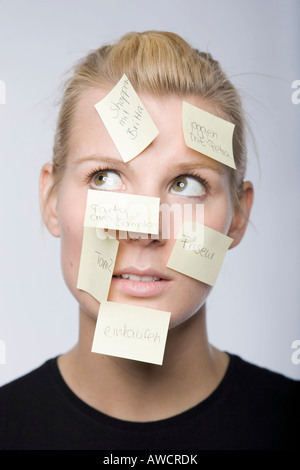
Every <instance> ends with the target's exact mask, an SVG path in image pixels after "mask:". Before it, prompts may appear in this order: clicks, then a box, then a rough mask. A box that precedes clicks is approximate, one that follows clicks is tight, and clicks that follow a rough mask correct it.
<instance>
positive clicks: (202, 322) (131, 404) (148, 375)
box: [58, 305, 228, 421]
mask: <svg viewBox="0 0 300 470" xmlns="http://www.w3.org/2000/svg"><path fill="white" fill-rule="evenodd" d="M94 330H95V320H94V319H93V318H91V317H90V316H88V315H87V314H86V313H85V312H83V311H80V329H79V331H80V333H79V341H78V344H77V345H76V346H75V347H74V348H73V349H72V350H71V351H69V352H68V353H67V354H65V355H63V356H61V357H60V358H59V362H58V364H59V368H60V371H61V373H62V376H63V378H64V379H65V381H66V383H67V384H68V385H69V387H70V388H71V389H72V390H73V391H74V393H75V394H77V395H78V396H79V398H81V399H82V400H83V401H85V402H86V403H88V404H89V405H90V406H92V407H94V408H96V409H98V410H99V411H102V412H104V413H106V414H108V415H110V416H114V417H116V418H119V419H124V420H129V421H153V420H158V419H164V418H167V417H170V416H173V415H175V414H178V413H180V412H182V411H185V410H186V409H188V408H191V407H192V406H194V405H196V404H197V403H199V402H200V401H202V400H204V399H205V398H207V396H208V395H210V394H211V392H212V391H213V390H214V389H215V388H216V386H217V385H218V384H219V382H220V381H221V379H222V377H223V376H224V373H225V371H226V368H227V364H228V358H227V356H226V355H225V354H224V353H221V352H220V351H217V350H216V349H215V348H213V347H211V346H210V345H209V343H208V339H207V331H206V312H205V305H204V306H203V307H202V308H201V310H200V311H199V312H198V313H197V314H195V315H193V317H191V318H190V319H189V320H188V321H186V322H185V323H184V324H182V325H179V326H176V327H175V328H172V329H170V330H169V333H168V338H167V343H166V349H165V354H164V361H163V365H162V366H158V365H153V364H148V363H144V362H139V361H132V360H127V359H121V358H118V357H112V356H106V355H100V354H96V353H92V352H91V345H92V340H93V335H94Z"/></svg>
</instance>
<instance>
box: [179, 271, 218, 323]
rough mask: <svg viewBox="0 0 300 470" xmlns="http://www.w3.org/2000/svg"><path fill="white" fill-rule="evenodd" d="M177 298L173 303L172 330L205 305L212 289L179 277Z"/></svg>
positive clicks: (182, 276)
mask: <svg viewBox="0 0 300 470" xmlns="http://www.w3.org/2000/svg"><path fill="white" fill-rule="evenodd" d="M180 277H181V280H180V289H178V294H179V295H178V296H177V298H176V301H175V302H173V311H172V317H171V322H170V328H174V327H175V326H178V325H179V324H181V323H183V322H184V321H186V320H188V319H189V318H190V317H192V316H193V315H195V314H196V313H197V312H199V310H200V309H201V307H203V305H204V304H205V302H206V300H207V297H208V295H209V293H210V291H211V289H212V287H211V286H208V285H207V284H204V283H203V282H199V281H197V280H196V279H192V278H189V277H188V276H184V275H181V276H180ZM173 300H174V299H173Z"/></svg>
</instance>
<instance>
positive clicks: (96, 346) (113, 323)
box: [92, 301, 171, 365]
mask: <svg viewBox="0 0 300 470" xmlns="http://www.w3.org/2000/svg"><path fill="white" fill-rule="evenodd" d="M170 316H171V313H170V312H165V311H161V310H153V309H149V308H145V307H138V306H134V305H127V304H119V303H116V302H108V301H105V302H101V305H100V309H99V313H98V318H97V323H96V329H95V334H94V339H93V345H92V352H94V353H99V354H107V355H109V356H116V357H122V358H126V359H133V360H136V361H142V362H149V363H152V364H158V365H162V363H163V356H164V351H165V344H166V339H167V334H168V329H169V322H170Z"/></svg>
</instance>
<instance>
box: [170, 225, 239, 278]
mask: <svg viewBox="0 0 300 470" xmlns="http://www.w3.org/2000/svg"><path fill="white" fill-rule="evenodd" d="M197 225H198V228H197V230H198V231H199V232H200V233H201V234H202V235H201V237H197V236H196V235H195V233H193V232H191V230H190V225H189V224H187V223H184V224H183V228H182V232H181V234H180V236H179V237H178V238H177V239H176V242H175V244H174V247H173V250H172V252H171V255H170V258H169V260H168V264H167V267H168V268H171V269H174V270H175V271H178V272H180V273H182V274H185V275H186V276H189V277H192V278H194V279H197V280H198V281H202V282H204V283H205V284H209V285H211V286H213V285H214V284H215V282H216V279H217V276H218V274H219V271H220V269H221V266H222V263H223V260H224V257H225V255H226V252H227V250H228V248H229V247H230V245H231V243H232V241H233V239H232V238H230V237H228V236H227V235H224V234H223V233H220V232H217V231H216V230H213V229H212V228H210V227H206V226H205V225H202V224H197ZM198 238H199V239H202V240H203V241H202V242H201V243H199V241H198Z"/></svg>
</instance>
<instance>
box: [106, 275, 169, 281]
mask: <svg viewBox="0 0 300 470" xmlns="http://www.w3.org/2000/svg"><path fill="white" fill-rule="evenodd" d="M113 277H115V278H116V279H129V280H130V281H137V282H156V281H162V280H163V279H162V278H161V277H156V276H136V275H135V274H129V273H125V274H120V275H119V276H117V275H114V276H113Z"/></svg>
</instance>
